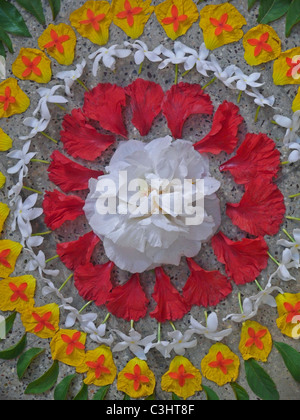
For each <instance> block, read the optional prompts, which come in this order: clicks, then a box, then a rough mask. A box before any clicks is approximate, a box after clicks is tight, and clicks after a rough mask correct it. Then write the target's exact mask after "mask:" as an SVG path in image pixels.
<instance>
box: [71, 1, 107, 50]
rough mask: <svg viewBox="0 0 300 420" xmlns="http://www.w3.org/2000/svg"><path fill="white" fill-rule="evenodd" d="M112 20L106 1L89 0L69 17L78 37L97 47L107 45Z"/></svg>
mask: <svg viewBox="0 0 300 420" xmlns="http://www.w3.org/2000/svg"><path fill="white" fill-rule="evenodd" d="M112 19H113V14H112V12H111V7H110V4H109V3H108V2H107V1H94V0H89V1H87V2H86V3H85V4H84V5H83V6H82V7H80V8H79V9H77V10H75V11H74V12H73V13H71V15H70V22H71V25H72V26H73V27H74V28H75V29H77V31H78V32H79V33H80V35H81V36H83V37H84V38H88V39H89V40H90V41H92V42H93V43H94V44H98V45H105V44H107V42H108V39H109V27H110V25H111V23H112Z"/></svg>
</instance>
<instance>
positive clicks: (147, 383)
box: [117, 357, 155, 398]
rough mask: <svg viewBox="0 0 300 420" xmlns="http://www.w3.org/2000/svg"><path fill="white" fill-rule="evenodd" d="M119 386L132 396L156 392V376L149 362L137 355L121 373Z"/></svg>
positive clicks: (142, 395)
mask: <svg viewBox="0 0 300 420" xmlns="http://www.w3.org/2000/svg"><path fill="white" fill-rule="evenodd" d="M117 386H118V390H119V391H123V392H125V393H126V394H127V395H129V396H130V397H131V398H142V397H147V396H149V395H152V394H153V392H154V388H155V376H154V374H153V372H152V371H151V370H150V369H149V367H148V365H147V363H146V362H145V361H144V360H140V359H138V358H137V357H136V358H135V359H132V360H130V362H128V363H127V365H126V367H125V368H124V369H123V370H122V372H120V373H119V375H118V384H117Z"/></svg>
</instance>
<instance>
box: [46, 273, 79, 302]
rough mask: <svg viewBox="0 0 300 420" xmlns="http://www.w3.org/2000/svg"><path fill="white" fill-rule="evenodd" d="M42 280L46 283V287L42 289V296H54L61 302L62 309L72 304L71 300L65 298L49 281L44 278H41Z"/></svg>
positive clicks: (70, 298)
mask: <svg viewBox="0 0 300 420" xmlns="http://www.w3.org/2000/svg"><path fill="white" fill-rule="evenodd" d="M43 280H44V281H45V282H46V283H47V286H44V287H43V289H42V294H43V296H48V295H50V294H54V295H56V296H57V297H58V298H59V299H60V300H61V302H62V307H63V308H70V306H69V305H70V304H71V303H72V302H73V298H72V297H69V298H65V297H64V296H63V294H62V293H61V292H60V291H59V290H58V289H57V288H56V287H55V285H54V284H53V283H52V281H51V280H48V279H45V278H43Z"/></svg>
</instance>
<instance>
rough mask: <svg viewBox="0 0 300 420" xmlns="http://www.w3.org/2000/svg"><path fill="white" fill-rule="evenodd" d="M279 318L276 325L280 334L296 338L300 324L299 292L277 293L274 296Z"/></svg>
mask: <svg viewBox="0 0 300 420" xmlns="http://www.w3.org/2000/svg"><path fill="white" fill-rule="evenodd" d="M276 302H277V309H278V315H279V318H278V319H277V320H276V323H277V326H278V328H279V329H280V331H281V332H282V334H284V335H287V336H288V337H291V338H297V336H298V331H299V326H300V293H298V294H291V293H284V294H283V295H282V294H279V295H278V296H277V297H276Z"/></svg>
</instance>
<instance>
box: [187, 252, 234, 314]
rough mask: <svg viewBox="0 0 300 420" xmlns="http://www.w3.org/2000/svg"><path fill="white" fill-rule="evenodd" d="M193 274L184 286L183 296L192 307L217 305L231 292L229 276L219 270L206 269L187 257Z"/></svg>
mask: <svg viewBox="0 0 300 420" xmlns="http://www.w3.org/2000/svg"><path fill="white" fill-rule="evenodd" d="M187 262H188V265H189V269H190V271H191V275H190V277H189V278H188V280H187V282H186V285H185V286H184V288H183V297H184V299H185V300H186V302H187V303H188V305H189V306H190V307H192V306H194V305H197V306H205V307H206V308H207V307H208V306H216V305H217V304H218V303H220V302H221V301H222V300H224V299H225V298H226V297H227V296H228V295H229V294H230V293H231V292H232V286H231V284H230V282H229V281H228V279H227V277H225V276H223V275H222V274H221V273H220V272H219V271H205V270H204V269H203V268H201V267H200V266H199V265H198V264H196V263H195V261H194V260H193V259H192V258H187Z"/></svg>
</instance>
